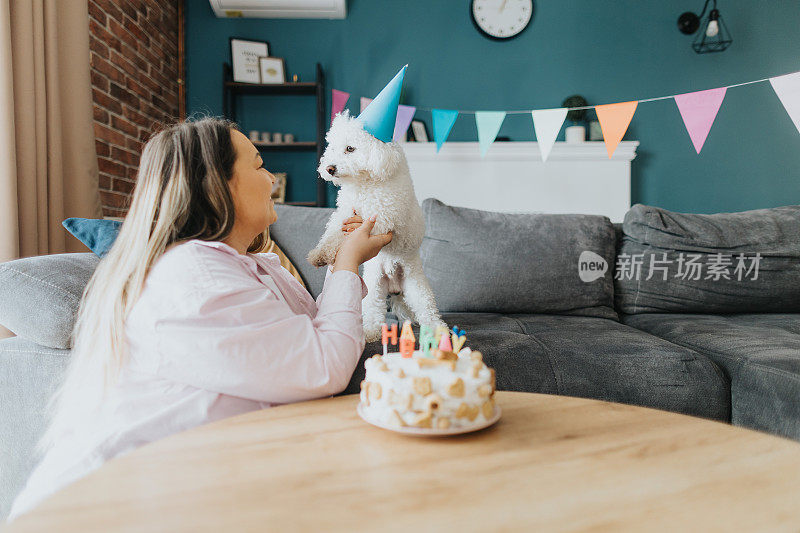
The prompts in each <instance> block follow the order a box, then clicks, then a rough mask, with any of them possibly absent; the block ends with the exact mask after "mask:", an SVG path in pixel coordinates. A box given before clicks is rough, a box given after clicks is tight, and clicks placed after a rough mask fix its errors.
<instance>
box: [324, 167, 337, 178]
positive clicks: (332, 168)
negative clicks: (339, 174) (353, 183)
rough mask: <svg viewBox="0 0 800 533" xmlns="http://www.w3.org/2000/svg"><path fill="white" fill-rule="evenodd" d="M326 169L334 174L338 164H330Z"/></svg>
mask: <svg viewBox="0 0 800 533" xmlns="http://www.w3.org/2000/svg"><path fill="white" fill-rule="evenodd" d="M325 170H327V171H328V174H330V175H331V176H333V175H334V174H336V165H328V167H327V168H326V169H325Z"/></svg>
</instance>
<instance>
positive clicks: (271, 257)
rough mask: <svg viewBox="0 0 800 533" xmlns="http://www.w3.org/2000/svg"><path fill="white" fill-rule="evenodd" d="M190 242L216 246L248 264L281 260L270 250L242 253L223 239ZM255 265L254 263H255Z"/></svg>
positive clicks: (273, 262) (278, 261) (193, 240)
mask: <svg viewBox="0 0 800 533" xmlns="http://www.w3.org/2000/svg"><path fill="white" fill-rule="evenodd" d="M189 242H193V243H195V244H199V245H201V246H207V247H209V248H216V249H218V250H222V251H223V252H225V253H228V254H230V255H233V256H235V257H238V258H239V259H241V260H242V261H244V262H245V263H248V264H252V263H254V262H258V259H262V260H264V261H265V262H267V263H270V264H272V266H276V265H280V264H281V260H280V258H279V257H278V255H277V254H275V253H272V252H269V253H261V254H250V253H248V254H245V255H242V254H240V253H239V252H237V251H236V249H235V248H234V247H232V246H230V245H227V244H225V243H224V242H222V241H203V240H201V239H192V240H191V241H189ZM253 266H254V265H253Z"/></svg>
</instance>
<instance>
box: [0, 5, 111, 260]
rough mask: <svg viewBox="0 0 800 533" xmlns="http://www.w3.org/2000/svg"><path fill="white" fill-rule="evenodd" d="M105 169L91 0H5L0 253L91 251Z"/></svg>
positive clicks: (0, 33)
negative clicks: (79, 235) (82, 224)
mask: <svg viewBox="0 0 800 533" xmlns="http://www.w3.org/2000/svg"><path fill="white" fill-rule="evenodd" d="M97 174H98V171H97V155H96V153H95V143H94V124H93V118H92V90H91V83H90V76H89V16H88V7H87V0H0V262H2V261H8V260H10V259H14V258H16V257H27V256H31V255H42V254H50V253H62V252H78V251H81V252H82V251H85V248H83V247H82V245H81V244H80V243H79V242H78V241H77V240H76V239H74V238H73V237H71V236H69V234H68V233H67V232H66V230H64V228H63V227H62V226H61V222H62V221H63V220H64V219H65V218H67V217H87V218H91V217H99V216H101V208H100V195H99V192H98V185H97Z"/></svg>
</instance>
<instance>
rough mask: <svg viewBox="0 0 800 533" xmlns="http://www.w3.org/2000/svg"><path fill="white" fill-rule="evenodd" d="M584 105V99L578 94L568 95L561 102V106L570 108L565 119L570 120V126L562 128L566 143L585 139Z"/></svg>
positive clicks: (580, 141)
mask: <svg viewBox="0 0 800 533" xmlns="http://www.w3.org/2000/svg"><path fill="white" fill-rule="evenodd" d="M586 106H587V103H586V99H585V98H584V97H583V96H580V95H578V94H575V95H572V96H570V97H568V98H567V99H566V100H564V101H563V102H562V103H561V107H567V108H571V109H570V111H569V112H568V113H567V120H569V121H570V122H572V126H569V127H567V129H566V130H564V140H565V141H567V142H568V143H582V142H584V141H586V127H585V126H584V125H583V122H584V119H585V118H586ZM574 108H577V109H574Z"/></svg>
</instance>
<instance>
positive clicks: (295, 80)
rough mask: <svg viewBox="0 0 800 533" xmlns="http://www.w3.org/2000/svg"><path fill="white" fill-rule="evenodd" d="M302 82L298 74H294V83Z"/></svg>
mask: <svg viewBox="0 0 800 533" xmlns="http://www.w3.org/2000/svg"><path fill="white" fill-rule="evenodd" d="M298 81H300V77H299V76H298V75H297V74H292V83H297V82H298Z"/></svg>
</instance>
